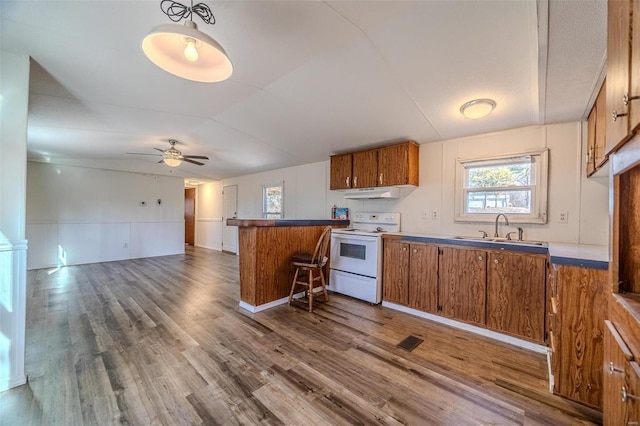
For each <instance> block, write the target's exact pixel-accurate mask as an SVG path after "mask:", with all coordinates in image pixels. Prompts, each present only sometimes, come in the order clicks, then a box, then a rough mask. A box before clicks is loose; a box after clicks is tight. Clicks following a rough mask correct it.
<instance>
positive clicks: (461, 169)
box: [455, 149, 549, 223]
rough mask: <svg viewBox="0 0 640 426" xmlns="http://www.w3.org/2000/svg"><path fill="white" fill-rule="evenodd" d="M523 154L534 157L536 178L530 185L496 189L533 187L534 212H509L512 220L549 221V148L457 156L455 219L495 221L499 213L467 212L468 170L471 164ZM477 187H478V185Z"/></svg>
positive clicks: (501, 159)
mask: <svg viewBox="0 0 640 426" xmlns="http://www.w3.org/2000/svg"><path fill="white" fill-rule="evenodd" d="M522 157H532V160H533V161H532V162H533V164H534V172H533V174H534V180H535V182H533V183H532V184H531V185H529V186H506V187H499V188H485V189H486V190H489V191H490V190H495V189H507V190H518V189H530V190H531V213H530V214H522V213H512V212H507V213H506V214H507V216H508V217H509V222H510V223H547V203H548V201H547V183H548V179H549V150H548V149H545V150H541V151H533V152H521V153H516V154H506V155H496V156H491V157H481V158H458V159H456V181H455V221H456V222H493V221H495V219H496V216H497V213H496V212H491V213H467V212H466V211H467V209H466V204H465V203H466V200H467V199H468V198H467V193H468V192H469V188H468V187H467V186H466V181H467V169H468V168H469V166H470V165H481V164H482V163H483V162H486V163H487V165H490V164H491V163H494V164H496V165H497V164H499V163H500V162H501V161H504V162H508V161H509V160H510V159H517V158H522ZM474 190H477V188H474Z"/></svg>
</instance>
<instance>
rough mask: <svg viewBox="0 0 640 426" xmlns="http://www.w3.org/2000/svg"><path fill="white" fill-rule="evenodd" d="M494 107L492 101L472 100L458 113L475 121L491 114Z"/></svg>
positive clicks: (494, 104) (494, 103)
mask: <svg viewBox="0 0 640 426" xmlns="http://www.w3.org/2000/svg"><path fill="white" fill-rule="evenodd" d="M495 107H496V102H495V101H494V100H493V99H474V100H472V101H469V102H467V103H466V104H464V105H462V106H461V107H460V112H461V113H462V115H464V116H465V117H467V118H470V119H472V120H477V119H479V118H483V117H486V116H487V115H489V114H491V111H493V109H494V108H495Z"/></svg>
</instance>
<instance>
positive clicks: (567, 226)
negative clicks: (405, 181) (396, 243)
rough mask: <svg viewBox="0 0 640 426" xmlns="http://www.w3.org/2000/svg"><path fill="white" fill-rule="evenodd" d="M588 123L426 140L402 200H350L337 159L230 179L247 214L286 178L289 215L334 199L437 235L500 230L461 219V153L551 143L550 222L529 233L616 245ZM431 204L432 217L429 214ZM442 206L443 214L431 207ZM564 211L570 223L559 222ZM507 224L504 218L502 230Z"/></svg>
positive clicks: (320, 210) (326, 207) (313, 212)
mask: <svg viewBox="0 0 640 426" xmlns="http://www.w3.org/2000/svg"><path fill="white" fill-rule="evenodd" d="M585 135H586V132H585V131H584V129H583V123H581V122H572V123H562V124H555V125H549V126H533V127H526V128H521V129H514V130H508V131H504V132H497V133H492V134H486V135H479V136H473V137H467V138H461V139H453V140H448V141H443V142H437V143H427V144H422V145H420V186H419V187H416V188H413V187H411V188H401V198H400V199H397V200H345V199H344V198H343V193H342V192H340V191H330V190H329V189H328V188H329V171H330V164H329V161H323V162H320V163H313V164H307V165H303V166H298V167H292V168H287V169H279V170H273V171H270V172H265V173H258V174H252V175H247V176H241V177H238V178H234V179H228V180H226V181H225V184H231V183H236V184H238V194H239V196H238V213H239V217H241V218H259V217H260V214H261V199H262V198H261V188H262V186H263V185H265V184H272V183H277V182H282V181H284V182H285V217H286V218H290V219H294V218H297V219H314V218H325V219H328V218H329V217H330V211H331V206H332V205H334V204H335V205H337V206H341V207H349V209H350V211H351V212H354V211H393V212H400V213H401V214H402V219H401V220H402V231H404V232H414V233H425V234H436V235H480V234H479V233H478V230H484V231H487V232H488V233H489V234H490V235H491V234H493V224H490V223H461V222H455V221H454V189H455V187H454V185H455V160H456V158H469V157H480V156H486V155H493V154H505V153H517V152H525V151H532V150H540V149H544V148H548V149H549V189H548V197H549V200H548V213H549V215H548V223H547V224H544V225H533V224H531V225H520V226H522V227H523V228H524V230H525V231H524V235H525V238H526V239H530V240H542V241H553V242H569V243H581V244H596V245H607V244H608V229H609V225H608V223H609V222H608V221H609V218H608V179H607V178H604V179H602V178H591V179H588V178H586V175H585V164H584V155H583V152H585V146H586V137H585ZM424 210H428V212H429V218H428V219H423V211H424ZM433 211H436V212H437V213H438V218H437V219H435V220H434V219H432V218H431V212H433ZM560 212H565V213H568V218H569V220H568V222H567V223H559V222H558V215H559V213H560ZM504 231H505V229H504V225H501V234H503V233H504Z"/></svg>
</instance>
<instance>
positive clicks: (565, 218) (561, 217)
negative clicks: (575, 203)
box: [558, 212, 569, 223]
mask: <svg viewBox="0 0 640 426" xmlns="http://www.w3.org/2000/svg"><path fill="white" fill-rule="evenodd" d="M567 222H569V213H567V212H560V213H558V223H567Z"/></svg>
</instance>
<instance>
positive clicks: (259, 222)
mask: <svg viewBox="0 0 640 426" xmlns="http://www.w3.org/2000/svg"><path fill="white" fill-rule="evenodd" d="M324 225H331V226H340V227H344V226H349V221H348V220H329V219H227V226H238V227H253V226H257V227H274V226H324Z"/></svg>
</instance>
